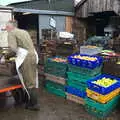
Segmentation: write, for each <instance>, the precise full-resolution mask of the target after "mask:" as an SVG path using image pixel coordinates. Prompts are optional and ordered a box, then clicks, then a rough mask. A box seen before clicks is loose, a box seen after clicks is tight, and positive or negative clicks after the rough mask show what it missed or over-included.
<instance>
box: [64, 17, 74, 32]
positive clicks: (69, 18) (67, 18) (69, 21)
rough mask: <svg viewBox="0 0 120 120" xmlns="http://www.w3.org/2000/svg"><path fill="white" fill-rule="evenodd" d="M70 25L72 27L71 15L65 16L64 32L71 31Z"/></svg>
mask: <svg viewBox="0 0 120 120" xmlns="http://www.w3.org/2000/svg"><path fill="white" fill-rule="evenodd" d="M72 27H73V17H66V25H65V28H66V32H70V33H71V32H72Z"/></svg>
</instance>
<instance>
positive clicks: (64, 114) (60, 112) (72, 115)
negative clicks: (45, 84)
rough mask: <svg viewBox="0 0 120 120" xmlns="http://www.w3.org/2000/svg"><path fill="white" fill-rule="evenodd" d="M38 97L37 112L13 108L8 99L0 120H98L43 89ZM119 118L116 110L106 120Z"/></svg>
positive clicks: (12, 103)
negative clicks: (38, 105) (39, 108)
mask: <svg viewBox="0 0 120 120" xmlns="http://www.w3.org/2000/svg"><path fill="white" fill-rule="evenodd" d="M40 96H41V98H40V102H41V110H40V111H39V112H35V111H29V110H25V109H24V108H23V107H22V106H17V107H14V100H13V98H12V97H10V98H8V99H7V103H6V106H2V107H1V109H0V120H98V119H96V118H94V117H92V116H91V115H89V114H88V113H87V112H86V111H85V109H84V107H83V106H81V105H79V104H76V103H74V102H71V101H67V100H65V99H64V98H62V97H56V96H55V95H51V94H49V93H47V92H46V91H45V90H44V89H41V92H40ZM0 103H1V104H2V100H1V102H0ZM119 118H120V111H118V110H116V111H114V112H113V113H112V115H111V116H109V117H108V118H107V119H106V120H119Z"/></svg>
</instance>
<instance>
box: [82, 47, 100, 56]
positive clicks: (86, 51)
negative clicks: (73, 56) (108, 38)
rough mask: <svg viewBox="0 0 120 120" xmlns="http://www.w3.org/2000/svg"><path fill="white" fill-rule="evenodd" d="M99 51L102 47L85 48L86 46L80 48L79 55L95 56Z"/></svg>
mask: <svg viewBox="0 0 120 120" xmlns="http://www.w3.org/2000/svg"><path fill="white" fill-rule="evenodd" d="M101 51H102V47H96V48H87V46H80V54H87V55H96V54H98V53H101Z"/></svg>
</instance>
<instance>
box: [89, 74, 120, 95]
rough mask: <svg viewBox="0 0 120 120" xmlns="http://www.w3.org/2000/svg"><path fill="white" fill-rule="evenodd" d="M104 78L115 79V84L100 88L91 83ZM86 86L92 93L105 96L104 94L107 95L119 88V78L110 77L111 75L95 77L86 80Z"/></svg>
mask: <svg viewBox="0 0 120 120" xmlns="http://www.w3.org/2000/svg"><path fill="white" fill-rule="evenodd" d="M104 77H106V78H111V79H115V80H117V82H116V83H114V84H112V85H111V86H109V87H102V86H100V85H97V84H95V83H93V81H96V80H98V79H102V78H104ZM87 86H88V88H89V89H90V90H93V91H95V92H98V93H100V94H103V95H106V94H108V93H110V92H112V91H113V90H115V89H117V88H119V87H120V78H117V77H115V76H112V75H107V74H102V75H100V76H97V77H95V78H93V79H91V80H88V81H87Z"/></svg>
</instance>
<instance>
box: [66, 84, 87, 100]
mask: <svg viewBox="0 0 120 120" xmlns="http://www.w3.org/2000/svg"><path fill="white" fill-rule="evenodd" d="M65 89H66V92H68V93H70V94H73V95H76V96H79V97H82V98H85V97H86V92H85V91H81V90H79V89H76V88H73V87H71V86H66V87H65Z"/></svg>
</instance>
